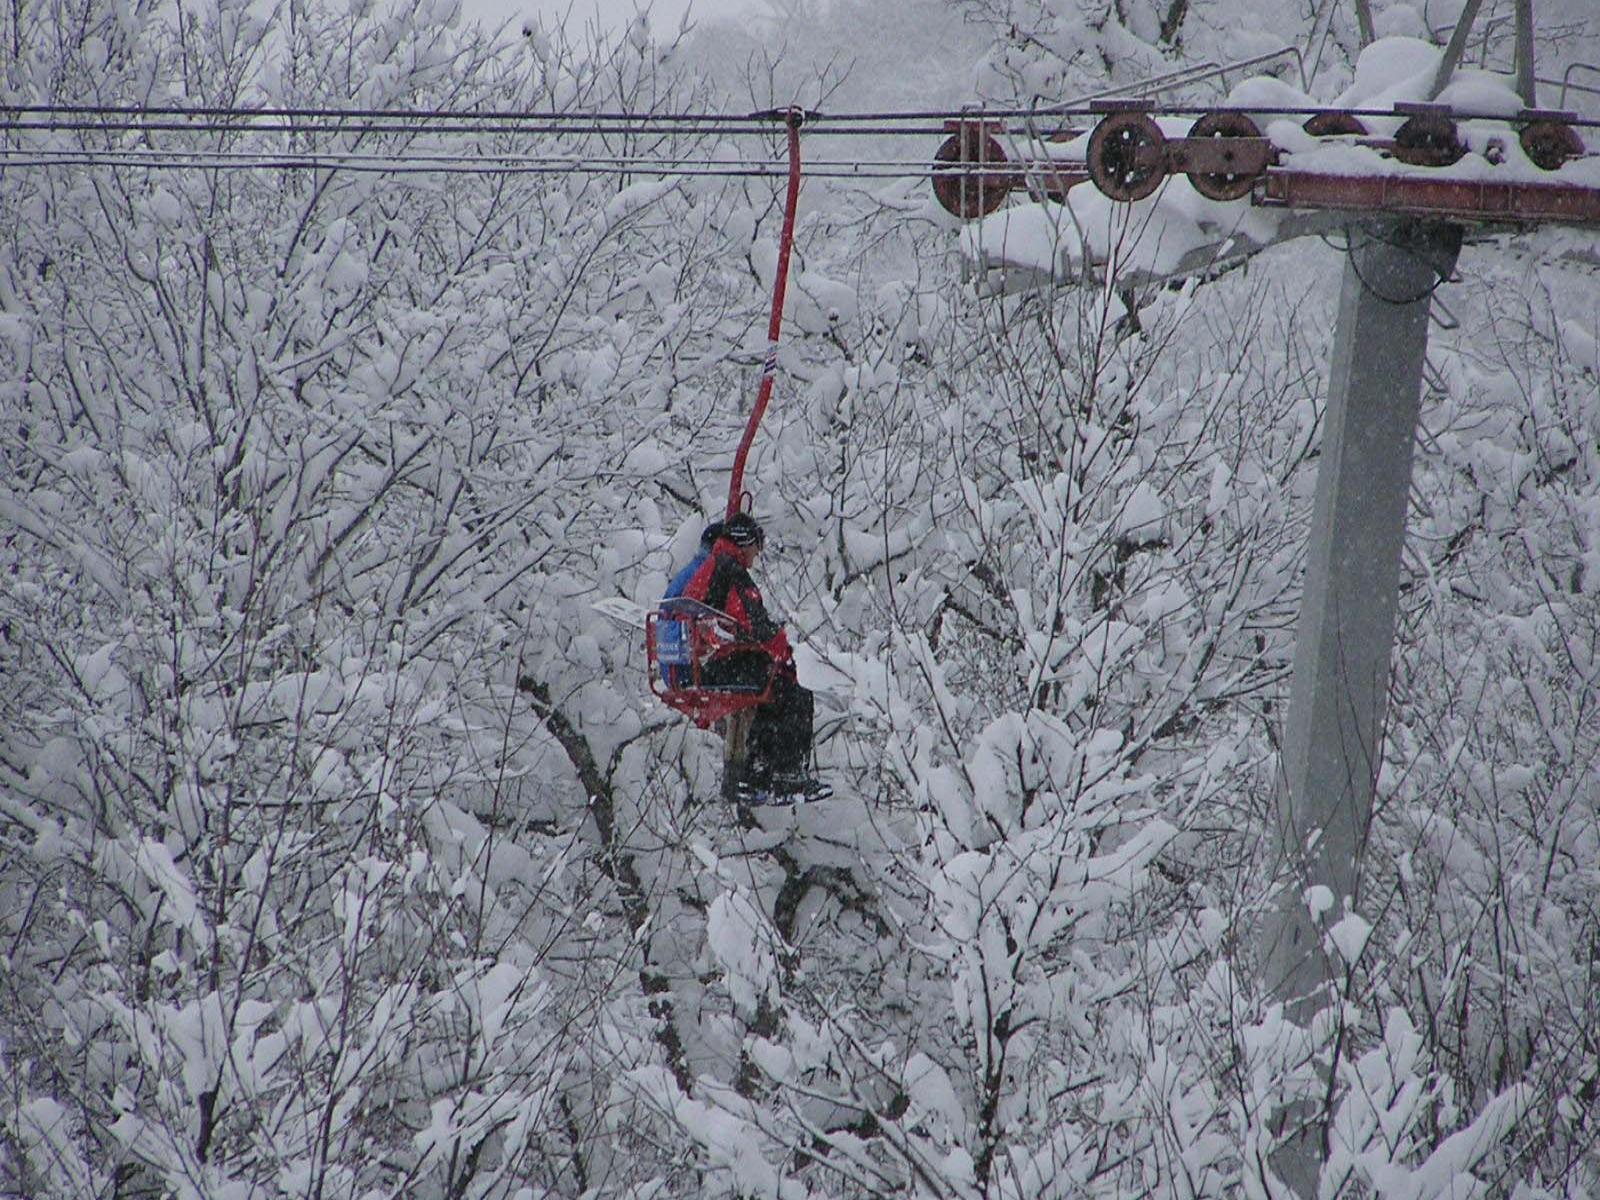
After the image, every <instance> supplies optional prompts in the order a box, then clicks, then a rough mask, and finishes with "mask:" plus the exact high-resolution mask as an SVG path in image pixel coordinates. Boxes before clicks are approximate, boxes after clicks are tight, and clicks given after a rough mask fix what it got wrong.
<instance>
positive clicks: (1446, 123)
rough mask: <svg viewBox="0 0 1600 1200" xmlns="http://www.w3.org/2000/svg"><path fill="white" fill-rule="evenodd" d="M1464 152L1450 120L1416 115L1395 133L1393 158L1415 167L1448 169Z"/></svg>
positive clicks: (1408, 119) (1427, 115)
mask: <svg viewBox="0 0 1600 1200" xmlns="http://www.w3.org/2000/svg"><path fill="white" fill-rule="evenodd" d="M1466 152H1467V148H1466V147H1465V146H1463V145H1462V144H1461V139H1460V137H1458V136H1457V135H1456V123H1455V122H1454V121H1452V120H1451V119H1450V118H1449V117H1444V116H1439V115H1437V114H1435V113H1417V114H1416V115H1415V116H1412V117H1407V118H1406V122H1405V124H1404V125H1402V126H1400V128H1399V129H1397V130H1395V134H1394V156H1395V157H1396V158H1398V159H1399V160H1400V161H1401V162H1403V163H1410V164H1411V165H1412V166H1414V167H1448V166H1449V165H1450V164H1451V163H1454V162H1458V161H1459V160H1460V158H1461V156H1462V155H1463V154H1465V153H1466Z"/></svg>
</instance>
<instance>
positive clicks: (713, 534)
mask: <svg viewBox="0 0 1600 1200" xmlns="http://www.w3.org/2000/svg"><path fill="white" fill-rule="evenodd" d="M721 536H722V522H721V521H713V522H711V524H709V525H707V526H706V527H705V528H704V529H702V530H701V531H700V544H701V545H702V546H709V545H711V544H712V543H713V542H715V541H716V540H717V539H718V538H719V537H721Z"/></svg>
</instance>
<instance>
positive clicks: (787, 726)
mask: <svg viewBox="0 0 1600 1200" xmlns="http://www.w3.org/2000/svg"><path fill="white" fill-rule="evenodd" d="M770 675H772V659H770V658H768V657H767V656H766V655H765V654H731V655H729V656H727V657H726V658H720V659H717V660H716V661H715V662H710V663H707V664H706V665H705V667H704V668H703V669H702V670H701V672H700V679H701V683H702V684H703V685H705V686H708V687H748V688H752V689H758V688H762V687H764V686H765V684H766V681H767V678H768V676H770ZM814 708H815V705H814V702H813V700H812V697H811V691H810V689H809V688H804V687H801V686H800V684H799V683H798V682H796V680H795V678H794V676H793V674H792V673H791V672H790V671H789V670H785V669H783V668H779V670H778V673H777V675H776V676H773V678H772V695H771V698H770V699H769V700H768V701H767V702H766V703H764V704H761V705H760V706H758V707H757V708H756V714H755V718H754V720H752V721H751V723H750V756H749V762H748V765H747V766H746V767H745V778H746V779H747V780H749V781H750V782H752V783H762V782H765V781H767V780H769V779H771V778H772V777H773V776H774V775H804V774H805V773H806V766H807V762H808V760H809V759H810V757H811V725H812V721H813V715H814Z"/></svg>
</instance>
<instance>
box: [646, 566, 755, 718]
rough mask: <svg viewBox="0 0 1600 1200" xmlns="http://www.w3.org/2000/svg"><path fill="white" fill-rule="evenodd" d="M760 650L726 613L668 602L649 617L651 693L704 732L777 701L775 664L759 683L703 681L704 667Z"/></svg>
mask: <svg viewBox="0 0 1600 1200" xmlns="http://www.w3.org/2000/svg"><path fill="white" fill-rule="evenodd" d="M759 649H760V648H759V646H757V645H755V644H754V643H752V642H750V641H749V640H748V639H747V638H745V637H743V636H742V635H741V632H740V629H739V626H738V623H737V622H736V621H735V620H734V619H733V618H732V617H730V616H729V615H728V614H727V613H725V612H722V611H721V610H720V609H716V608H712V607H711V606H710V605H708V604H703V603H701V602H700V601H698V600H691V599H689V598H687V597H683V596H675V597H672V598H670V599H667V600H663V601H662V602H661V605H660V607H658V608H657V609H656V611H655V612H653V613H650V614H648V615H647V616H646V618H645V653H646V656H647V658H648V660H649V670H650V690H651V691H652V692H653V693H654V694H655V695H656V697H657V698H658V699H660V700H661V702H662V703H663V704H665V705H667V706H668V707H669V708H673V709H676V710H677V711H678V712H681V713H683V714H684V715H685V716H687V717H689V718H690V719H691V720H693V721H694V723H695V724H696V725H698V726H699V727H700V728H701V729H709V728H710V727H711V726H712V725H713V724H715V723H716V722H718V721H720V720H722V719H723V718H725V717H729V716H732V715H733V714H734V713H737V712H742V711H743V710H745V709H748V708H754V707H756V706H757V705H760V704H765V703H767V702H768V701H770V700H771V699H772V686H773V680H774V678H775V677H776V665H775V664H774V666H773V668H772V669H770V670H769V671H768V673H767V676H766V679H765V680H764V681H762V682H760V683H720V682H717V683H713V682H709V681H707V680H706V679H705V677H704V672H705V668H706V667H707V666H708V665H710V664H711V663H714V662H716V661H717V660H718V659H722V658H727V657H728V656H730V655H732V654H737V653H740V652H750V651H758V652H759Z"/></svg>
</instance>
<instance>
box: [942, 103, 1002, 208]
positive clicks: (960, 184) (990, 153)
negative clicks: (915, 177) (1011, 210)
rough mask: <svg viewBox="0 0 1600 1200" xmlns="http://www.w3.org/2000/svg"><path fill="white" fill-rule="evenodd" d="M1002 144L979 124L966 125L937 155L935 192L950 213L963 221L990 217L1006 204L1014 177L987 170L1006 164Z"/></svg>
mask: <svg viewBox="0 0 1600 1200" xmlns="http://www.w3.org/2000/svg"><path fill="white" fill-rule="evenodd" d="M1005 161H1006V153H1005V151H1004V150H1002V149H1000V143H999V142H997V141H995V140H994V138H992V137H991V136H989V134H987V133H985V132H984V131H983V129H982V127H981V126H979V125H977V124H968V125H962V126H961V128H960V129H958V130H956V132H955V133H952V134H951V135H950V136H949V137H947V138H946V139H945V141H944V145H942V146H940V147H939V149H938V151H937V152H936V153H935V154H934V156H933V163H934V167H933V194H934V196H935V197H936V198H937V199H938V201H939V203H940V204H941V205H942V206H943V207H944V210H945V211H946V212H947V213H950V214H951V215H952V216H957V217H960V218H961V219H962V220H963V221H975V220H977V219H978V218H979V217H987V216H988V215H989V214H990V213H992V212H993V211H994V210H995V209H997V208H999V207H1000V206H1001V205H1002V204H1004V203H1005V200H1006V195H1007V193H1008V192H1010V191H1011V183H1012V180H1011V177H1010V176H1009V175H1007V174H1004V173H1000V172H991V171H985V170H983V169H982V168H983V167H985V166H1004V165H1005Z"/></svg>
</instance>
